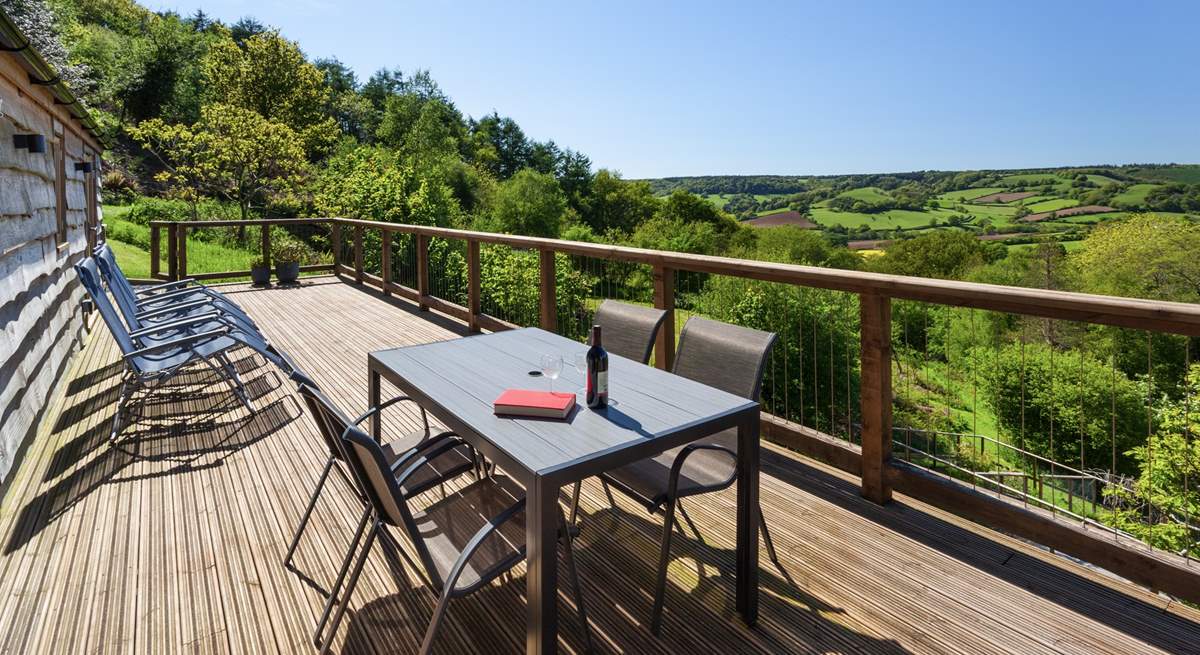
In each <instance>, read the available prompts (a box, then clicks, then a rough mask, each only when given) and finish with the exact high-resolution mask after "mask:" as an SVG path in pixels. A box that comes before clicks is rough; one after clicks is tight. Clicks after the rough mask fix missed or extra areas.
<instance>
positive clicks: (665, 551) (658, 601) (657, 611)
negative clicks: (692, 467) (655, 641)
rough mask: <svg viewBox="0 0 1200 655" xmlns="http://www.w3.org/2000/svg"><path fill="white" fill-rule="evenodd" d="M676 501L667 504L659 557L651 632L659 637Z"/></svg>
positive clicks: (672, 500) (672, 499) (671, 500)
mask: <svg viewBox="0 0 1200 655" xmlns="http://www.w3.org/2000/svg"><path fill="white" fill-rule="evenodd" d="M674 522H675V499H674V498H671V499H670V500H669V501H668V502H667V511H666V522H665V523H663V538H662V551H661V552H660V553H659V556H658V583H657V584H656V585H655V586H654V611H653V613H652V614H651V619H650V632H652V633H654V635H655V636H657V635H658V632H659V628H660V627H661V626H662V612H663V601H664V598H663V597H664V596H665V595H666V593H667V565H668V564H670V562H671V534H672V532H673V531H674V528H673V526H672V524H673V523H674Z"/></svg>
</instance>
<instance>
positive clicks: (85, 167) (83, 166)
mask: <svg viewBox="0 0 1200 655" xmlns="http://www.w3.org/2000/svg"><path fill="white" fill-rule="evenodd" d="M75 172H76V173H91V172H92V162H90V161H77V162H75Z"/></svg>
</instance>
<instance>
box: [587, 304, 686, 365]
mask: <svg viewBox="0 0 1200 655" xmlns="http://www.w3.org/2000/svg"><path fill="white" fill-rule="evenodd" d="M666 317H667V312H665V311H663V310H661V309H654V308H653V307H642V306H641V305H631V304H629V303H624V302H618V301H616V300H605V301H604V302H602V303H600V306H599V307H597V308H596V315H595V317H594V318H593V319H592V324H593V325H599V326H600V331H601V339H603V341H604V350H606V351H608V352H610V353H612V354H614V355H620V356H621V357H624V358H626V359H632V360H633V361H635V362H641V363H643V364H645V363H646V362H648V361H650V352H651V350H653V348H654V337H655V335H657V334H658V329H659V327H660V326H662V322H663V319H664V318H666Z"/></svg>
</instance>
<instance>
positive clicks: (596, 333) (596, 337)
mask: <svg viewBox="0 0 1200 655" xmlns="http://www.w3.org/2000/svg"><path fill="white" fill-rule="evenodd" d="M592 345H593V346H599V345H600V326H599V325H593V326H592Z"/></svg>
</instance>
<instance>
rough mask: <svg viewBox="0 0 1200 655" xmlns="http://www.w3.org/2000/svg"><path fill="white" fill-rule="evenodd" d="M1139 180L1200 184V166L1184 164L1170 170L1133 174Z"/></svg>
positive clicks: (1152, 170) (1156, 169) (1162, 169)
mask: <svg viewBox="0 0 1200 655" xmlns="http://www.w3.org/2000/svg"><path fill="white" fill-rule="evenodd" d="M1133 176H1134V177H1136V178H1138V179H1139V180H1153V181H1156V182H1183V183H1184V184H1200V164H1183V165H1180V166H1171V167H1168V168H1149V169H1145V170H1142V171H1139V172H1137V173H1134V174H1133Z"/></svg>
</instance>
